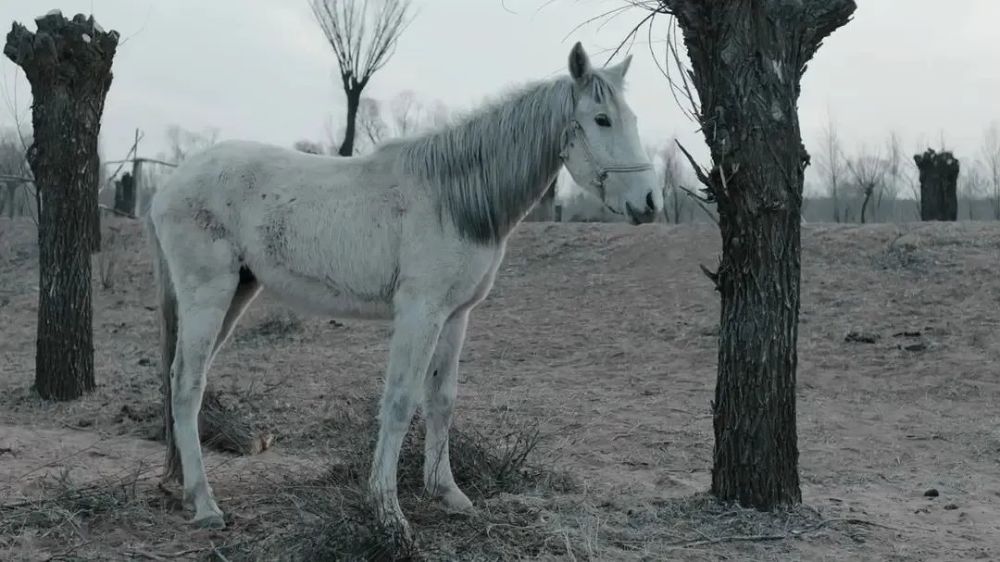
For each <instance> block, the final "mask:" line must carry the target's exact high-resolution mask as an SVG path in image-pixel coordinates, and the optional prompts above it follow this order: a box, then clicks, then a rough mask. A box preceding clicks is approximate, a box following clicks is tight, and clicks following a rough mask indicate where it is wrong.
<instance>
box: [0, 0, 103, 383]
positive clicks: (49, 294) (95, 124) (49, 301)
mask: <svg viewBox="0 0 1000 562" xmlns="http://www.w3.org/2000/svg"><path fill="white" fill-rule="evenodd" d="M35 23H36V25H37V26H38V31H37V32H36V33H31V32H30V31H28V30H27V28H25V27H24V26H22V25H20V24H18V23H14V25H13V28H12V29H11V31H10V33H8V34H7V43H6V45H5V46H4V54H5V55H6V56H7V57H8V58H10V59H11V60H12V61H14V63H15V64H17V65H18V66H20V67H21V68H22V69H24V73H25V75H26V76H27V78H28V82H29V83H30V84H31V94H32V115H31V121H32V125H33V126H34V141H33V142H32V145H31V148H30V149H29V150H28V164H29V165H30V166H31V170H32V172H33V173H34V176H35V185H36V187H37V189H38V190H39V191H40V193H41V209H39V216H38V245H39V258H38V259H39V269H40V279H39V284H38V288H39V297H38V344H37V349H36V355H35V388H36V389H37V391H38V393H39V394H40V395H41V396H42V397H43V398H52V399H57V400H70V399H73V398H77V397H79V396H81V395H82V394H83V393H85V392H88V391H90V390H93V388H94V349H93V327H92V310H91V286H90V254H91V252H94V251H97V250H98V249H99V247H100V224H99V222H98V221H99V217H98V207H97V177H98V157H97V135H98V133H99V132H100V128H101V114H102V113H103V111H104V98H105V96H106V95H107V93H108V88H109V87H110V86H111V61H112V59H113V58H114V55H115V50H116V49H117V46H118V32H116V31H110V32H105V31H104V30H103V29H101V27H100V26H99V25H97V23H96V22H95V21H94V19H93V17H91V18H87V17H85V16H83V15H82V14H78V15H76V16H75V17H74V18H73V19H72V20H68V19H66V18H65V17H63V15H62V14H61V13H59V11H58V10H54V11H52V12H49V14H47V15H45V16H42V17H40V18H38V19H36V20H35Z"/></svg>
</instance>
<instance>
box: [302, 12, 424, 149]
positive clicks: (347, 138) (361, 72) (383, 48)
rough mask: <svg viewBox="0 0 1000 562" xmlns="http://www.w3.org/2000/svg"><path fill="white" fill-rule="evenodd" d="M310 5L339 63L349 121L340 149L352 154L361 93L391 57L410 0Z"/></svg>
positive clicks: (403, 26)
mask: <svg viewBox="0 0 1000 562" xmlns="http://www.w3.org/2000/svg"><path fill="white" fill-rule="evenodd" d="M310 5H311V6H312V11H313V14H314V15H315V16H316V20H317V21H318V22H319V25H320V27H321V28H322V30H323V34H324V35H325V36H326V40H327V42H329V43H330V47H331V48H332V49H333V52H334V54H335V55H336V56H337V64H338V66H339V67H340V80H341V83H342V85H343V88H344V94H345V95H346V96H347V124H346V129H345V130H344V140H343V142H342V143H341V144H340V150H339V152H338V153H339V154H340V155H341V156H351V155H353V154H354V137H355V130H356V129H355V128H356V122H357V115H358V108H359V106H360V104H361V93H362V91H364V89H365V86H367V85H368V81H369V80H371V77H372V75H374V74H375V73H376V72H378V70H379V69H380V68H382V67H383V66H384V65H385V63H386V62H388V61H389V59H390V58H391V57H392V53H393V51H394V49H395V47H396V42H397V41H398V40H399V36H400V35H401V34H402V33H403V31H404V30H405V29H406V26H407V25H408V23H409V21H410V18H409V15H410V0H311V2H310Z"/></svg>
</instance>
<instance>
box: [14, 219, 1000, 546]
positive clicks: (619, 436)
mask: <svg viewBox="0 0 1000 562" xmlns="http://www.w3.org/2000/svg"><path fill="white" fill-rule="evenodd" d="M105 230H106V232H107V233H108V235H109V239H108V240H107V241H106V248H107V251H106V253H105V255H104V256H103V257H95V260H94V261H95V264H98V265H100V266H101V267H103V268H106V267H107V265H108V263H109V260H110V261H112V262H113V263H114V268H113V270H112V271H111V273H110V274H109V275H99V274H98V273H97V272H96V271H95V275H94V278H95V319H94V330H95V348H96V349H95V353H96V365H97V376H98V385H99V388H98V390H97V391H96V392H95V393H94V394H92V395H90V396H87V397H85V398H84V399H81V400H78V401H75V402H71V403H62V404H54V403H46V402H43V401H41V400H39V399H38V398H37V397H35V396H34V395H33V394H32V392H31V390H30V384H31V382H32V379H33V364H34V337H35V318H36V302H37V291H38V288H37V275H38V272H37V249H36V246H35V236H36V233H35V231H34V226H33V225H32V223H31V222H30V221H28V220H15V221H10V220H6V219H0V320H2V327H0V333H2V337H0V388H2V392H0V502H2V504H3V507H0V559H4V560H125V559H138V560H142V559H145V560H187V559H191V560H209V559H216V560H238V559H242V560H250V559H296V558H298V559H303V558H308V557H309V556H308V553H309V552H312V553H313V554H312V555H311V556H312V557H313V559H319V554H317V553H318V552H323V551H322V548H326V549H327V550H326V552H333V551H336V548H338V547H337V546H336V545H332V542H335V541H337V540H341V538H343V540H353V539H352V538H351V537H346V538H345V537H341V536H340V535H338V533H340V534H341V535H343V534H344V532H343V530H342V529H341V527H340V526H342V524H343V525H347V524H348V523H350V522H352V521H353V524H355V525H357V524H358V522H357V520H356V518H354V519H352V518H351V516H350V513H348V511H349V510H347V508H345V507H344V506H349V505H350V502H351V499H352V497H351V495H350V482H351V481H352V478H353V479H355V480H356V476H357V475H356V474H353V472H352V471H354V470H355V468H354V467H355V466H356V464H352V463H356V461H357V459H363V458H364V455H365V454H366V453H367V450H366V447H367V443H368V441H367V440H368V439H369V437H370V436H369V435H368V434H367V433H366V431H368V430H369V429H370V421H368V420H369V417H368V416H370V411H371V400H372V397H373V396H375V395H376V393H377V392H378V390H379V384H380V376H381V374H382V369H383V366H384V362H385V358H386V350H387V342H388V328H387V326H384V325H380V324H375V323H363V322H351V321H344V322H331V321H330V319H327V318H316V317H310V316H306V315H302V314H300V313H298V312H294V311H290V310H288V309H286V308H284V307H283V306H281V305H280V304H278V303H276V302H275V301H274V300H273V299H272V298H271V297H270V296H268V295H267V294H266V293H265V294H264V296H262V298H261V299H259V300H258V302H257V303H256V305H255V306H254V307H253V308H252V309H251V310H250V312H249V313H248V314H247V316H246V317H244V319H243V322H242V323H241V325H240V327H239V328H238V329H237V332H236V333H235V335H234V338H233V339H232V340H231V341H230V343H229V345H228V346H227V347H226V348H225V350H224V351H223V352H222V354H221V355H220V356H219V358H218V359H217V360H216V363H215V365H214V366H213V368H212V371H211V372H210V376H209V380H210V384H211V385H213V386H214V387H215V388H216V389H217V390H218V391H220V392H221V393H222V395H223V397H224V398H225V400H227V401H228V402H227V403H228V404H231V405H232V407H234V408H238V409H240V410H241V411H243V412H246V413H247V415H250V416H252V417H253V420H254V421H255V422H256V423H259V424H261V425H262V426H265V427H267V428H270V429H272V430H273V431H274V433H275V435H276V440H275V443H274V445H273V446H272V447H271V448H270V449H268V450H267V451H265V452H263V453H261V454H259V455H254V456H247V457H237V456H233V455H230V454H225V453H218V452H214V451H207V452H206V458H207V462H208V464H209V468H210V472H209V479H210V481H211V482H212V484H213V486H214V488H215V491H216V494H217V498H218V499H219V503H220V507H221V508H222V509H223V511H224V512H226V516H227V524H228V527H227V528H226V529H225V530H222V531H199V530H194V529H190V528H188V527H187V526H186V525H185V519H186V518H188V517H189V516H190V512H185V511H181V510H180V509H179V506H178V505H177V502H176V500H173V499H172V498H171V497H170V496H169V495H167V494H165V493H164V492H162V491H161V490H159V489H158V488H157V485H156V484H157V480H158V475H159V471H160V463H161V461H162V456H163V444H162V442H158V441H155V440H152V439H151V438H150V436H151V435H152V434H153V433H155V428H156V425H157V416H158V413H159V411H158V393H159V379H158V358H157V356H156V353H157V351H156V348H157V337H158V336H157V325H156V316H155V312H154V310H153V307H154V306H155V302H154V300H153V294H154V288H153V280H152V271H151V266H150V263H149V259H148V257H147V249H146V245H145V241H144V240H143V239H142V233H141V229H140V228H139V226H138V225H137V224H135V223H134V222H132V221H127V220H118V219H111V218H108V219H107V224H106V225H105ZM112 232H114V233H116V235H115V237H114V238H113V239H111V238H110V237H111V233H112ZM718 246H719V242H718V235H717V233H716V231H715V229H714V226H712V225H681V226H666V225H646V226H643V227H629V226H626V225H608V224H604V225H601V224H570V223H559V224H544V223H527V224H524V225H522V226H521V227H520V228H519V230H518V231H517V232H516V233H515V235H514V237H513V239H512V240H511V243H510V247H509V251H508V255H507V259H506V261H505V265H504V266H503V268H502V270H501V273H500V274H499V277H498V280H497V283H496V286H495V288H494V290H493V292H492V294H491V295H490V297H489V298H488V299H487V300H486V301H485V302H484V303H483V304H482V305H481V306H480V307H479V308H478V309H477V310H476V312H475V313H474V314H473V317H472V323H471V326H470V329H469V336H468V341H467V344H466V347H465V350H464V353H463V362H462V372H461V377H460V380H461V386H460V389H459V393H460V394H459V403H458V414H457V415H458V417H457V420H456V431H461V432H465V433H463V435H465V436H466V439H465V440H464V441H463V442H465V443H466V445H465V449H463V450H467V451H468V453H467V456H468V455H473V456H474V455H476V454H484V455H485V454H487V453H489V454H494V453H492V452H490V451H494V450H497V451H501V452H502V451H504V450H506V451H508V452H509V451H510V449H509V446H510V439H505V436H509V435H514V437H515V438H521V437H524V438H525V439H526V440H528V441H530V440H531V438H532V437H531V432H532V431H533V430H538V431H540V432H541V435H542V437H543V439H542V440H541V442H540V443H539V444H538V445H537V447H536V448H535V449H534V450H532V451H531V455H529V457H528V459H527V464H526V465H525V466H524V467H519V468H520V470H517V471H515V472H516V474H512V475H511V474H508V480H506V481H500V480H497V481H495V482H493V484H492V485H491V486H487V485H484V484H483V483H482V481H481V480H482V479H481V477H480V476H477V474H475V473H474V471H470V472H468V473H466V474H465V475H464V477H465V478H466V488H467V489H468V490H471V491H470V496H471V497H472V498H473V501H474V502H476V504H477V508H478V510H479V512H480V513H479V515H477V516H475V517H472V518H460V517H455V516H449V515H447V514H445V513H443V512H440V511H439V510H437V508H436V507H435V506H434V505H433V504H431V503H429V502H426V501H423V500H422V499H421V498H420V497H419V488H418V487H413V486H403V487H402V489H401V492H400V494H401V499H402V500H403V502H404V510H405V511H406V513H407V515H408V517H409V518H410V519H411V522H412V523H413V525H414V528H415V530H416V532H417V534H418V537H419V541H420V542H421V544H422V545H425V546H426V553H427V557H428V558H431V559H491V560H494V559H514V558H527V559H544V560H973V559H992V560H996V559H1000V277H998V274H997V272H998V266H1000V225H998V224H996V223H975V222H963V223H947V224H929V223H928V224H912V225H871V226H857V225H854V226H841V225H816V224H809V225H807V226H805V227H804V232H803V246H804V249H803V257H802V263H803V283H802V290H803V297H802V311H801V327H800V336H799V369H798V432H799V450H800V469H801V477H802V492H803V499H804V505H803V506H802V507H800V508H797V509H794V510H791V511H788V512H781V513H772V514H763V513H757V512H753V511H749V510H743V509H739V508H736V507H733V506H721V505H717V504H715V503H714V502H712V501H711V500H710V499H709V498H708V497H707V495H706V490H707V489H708V486H709V482H710V480H711V472H710V471H711V466H712V443H713V436H712V418H711V415H710V403H711V400H712V398H713V393H714V387H715V353H716V338H715V336H716V334H717V319H718V297H717V295H716V294H715V293H714V292H713V290H712V288H711V285H710V283H709V281H708V280H707V279H706V278H705V277H704V276H703V275H702V273H701V272H700V271H699V268H698V265H699V264H704V265H706V266H708V267H714V265H715V263H716V260H717V252H718ZM111 258H113V260H111ZM101 277H104V278H105V280H106V281H107V283H106V284H102V282H101V279H100V278H101ZM104 285H107V286H104ZM469 436H472V437H471V438H469ZM505 443H506V444H507V446H508V448H507V449H504V444H505ZM411 445H412V443H411ZM477 447H478V448H477ZM490 447H493V449H490V450H488V451H486V452H483V451H484V450H483V448H487V449H489V448H490ZM417 450H418V449H417V448H416V446H408V448H407V453H405V454H406V455H407V457H406V458H405V459H404V464H407V463H408V465H412V466H416V467H417V469H419V459H416V458H415V455H414V454H411V453H413V452H414V451H417ZM462 454H464V453H459V454H458V455H457V456H462ZM500 454H501V455H502V453H500ZM491 458H492V457H491ZM501 458H502V456H501ZM494 460H495V459H494ZM484 462H485V463H486V464H489V463H491V462H493V461H489V462H487V461H484ZM494 464H495V463H494ZM471 466H478V465H476V464H475V463H472V465H471ZM490 466H493V465H490ZM331 467H334V468H336V467H340V468H344V467H347V468H349V469H350V470H347V471H342V472H344V473H345V474H346V475H342V477H341V478H334V477H332V476H331V474H332V473H331ZM334 472H336V471H334ZM405 472H406V470H404V473H405ZM461 477H462V476H460V478H461ZM477 478H479V480H477ZM469 479H471V480H472V481H471V482H469ZM460 484H462V482H461V481H460ZM324 486H325V487H324ZM331 490H336V491H331ZM932 490H933V491H932ZM324 502H325V504H324ZM338 502H340V503H338ZM326 504H329V505H326ZM334 504H336V505H334ZM323 533H329V536H325V535H324V536H321V535H323ZM307 543H308V544H307ZM331 545H332V546H331ZM309 549H312V550H309ZM316 549H320V550H316ZM330 549H333V550H330Z"/></svg>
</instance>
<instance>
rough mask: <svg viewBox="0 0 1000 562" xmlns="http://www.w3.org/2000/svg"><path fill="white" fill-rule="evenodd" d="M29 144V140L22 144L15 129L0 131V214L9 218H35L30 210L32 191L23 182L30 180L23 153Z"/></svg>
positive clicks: (25, 156)
mask: <svg viewBox="0 0 1000 562" xmlns="http://www.w3.org/2000/svg"><path fill="white" fill-rule="evenodd" d="M29 144H31V140H30V139H28V140H27V141H26V143H25V142H22V139H21V138H20V137H19V136H18V133H17V131H16V130H15V129H4V130H2V131H0V186H3V187H4V189H3V191H2V193H0V212H2V213H6V215H7V216H8V217H11V218H13V217H15V216H21V215H24V214H30V215H31V216H32V217H34V216H35V210H32V209H31V208H30V207H31V202H30V201H31V196H32V193H33V190H30V188H29V186H30V185H31V184H30V182H27V181H25V180H26V179H30V178H31V168H30V166H28V159H27V155H26V153H25V152H26V151H25V146H27V145H29Z"/></svg>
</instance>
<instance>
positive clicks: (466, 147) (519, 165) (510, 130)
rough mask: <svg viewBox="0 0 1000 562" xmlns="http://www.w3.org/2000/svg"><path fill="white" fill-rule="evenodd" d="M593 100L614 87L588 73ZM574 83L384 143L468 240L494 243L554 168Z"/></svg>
mask: <svg viewBox="0 0 1000 562" xmlns="http://www.w3.org/2000/svg"><path fill="white" fill-rule="evenodd" d="M593 77H594V78H593V79H592V81H591V82H592V86H593V91H592V94H593V95H594V98H595V99H598V100H601V99H605V98H608V97H610V98H614V96H615V95H616V92H617V88H616V87H615V85H614V84H613V83H612V81H611V80H609V79H608V78H607V77H605V76H603V74H602V72H601V71H600V70H597V69H595V71H594V73H593ZM573 96H574V83H573V80H572V79H571V78H570V77H568V76H564V77H560V78H555V79H550V80H545V81H540V82H535V83H532V84H529V85H527V86H524V87H522V88H520V89H518V90H516V91H514V92H512V93H510V94H508V95H506V96H504V97H502V98H500V99H499V100H497V101H494V102H492V103H488V104H487V105H486V106H485V107H482V108H480V109H478V110H475V111H473V112H471V113H469V114H468V115H466V116H465V117H463V118H462V119H460V120H459V121H457V122H456V123H454V124H452V125H449V126H446V127H443V128H439V129H437V130H435V131H429V132H427V133H424V134H422V135H418V136H415V137H412V138H407V139H399V140H394V141H390V142H389V143H386V144H384V145H383V147H382V148H383V149H388V148H390V147H391V148H392V149H393V150H396V151H398V154H399V163H400V165H401V167H402V169H401V171H402V172H403V173H405V174H407V175H412V176H414V177H416V178H418V180H420V181H423V182H424V183H426V184H427V185H428V186H429V187H430V188H431V189H432V190H433V192H434V193H435V194H436V195H437V203H438V210H439V212H440V214H441V216H442V217H444V216H445V215H447V216H448V217H449V218H450V219H451V220H452V221H453V222H454V224H455V226H456V227H457V228H458V231H459V233H460V234H461V235H462V236H463V237H465V238H468V239H472V240H475V241H477V242H482V243H491V242H497V241H499V240H500V239H502V238H503V237H504V236H506V235H507V234H508V233H509V232H510V230H511V228H513V226H514V224H515V223H516V222H517V221H518V220H520V219H521V218H523V216H524V214H525V213H526V212H527V210H528V208H529V207H530V206H531V205H532V204H533V203H534V202H535V200H536V199H537V198H538V197H539V196H540V195H541V193H542V190H543V189H544V188H545V187H547V186H548V183H549V182H550V181H551V180H552V179H553V178H554V176H555V174H556V172H557V171H558V169H559V166H560V161H559V150H560V148H561V146H560V143H561V135H562V133H563V131H564V130H565V128H566V126H567V124H568V123H569V122H570V120H571V119H572V118H573V111H574V109H575V101H574V97H573Z"/></svg>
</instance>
